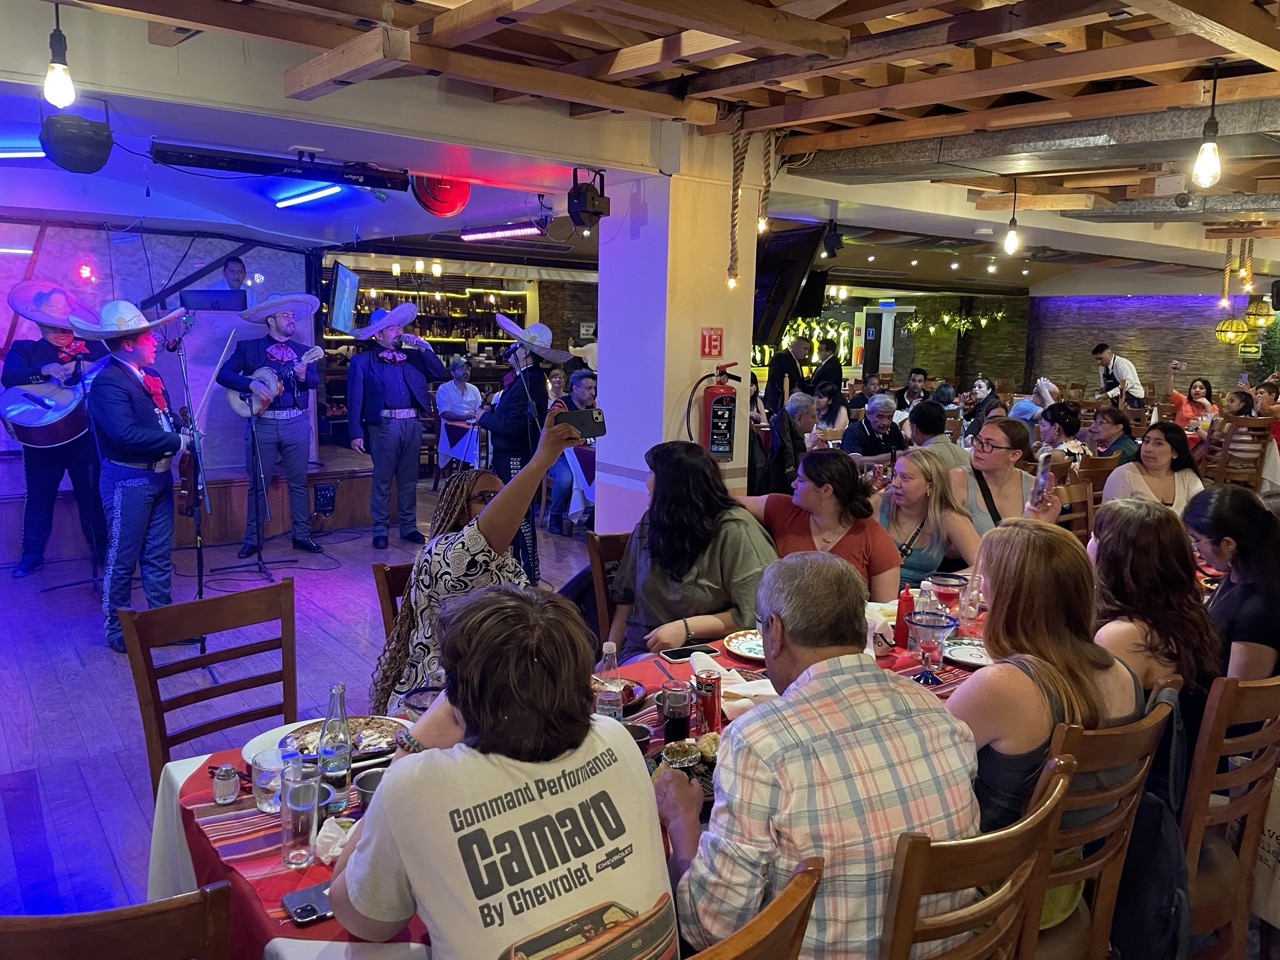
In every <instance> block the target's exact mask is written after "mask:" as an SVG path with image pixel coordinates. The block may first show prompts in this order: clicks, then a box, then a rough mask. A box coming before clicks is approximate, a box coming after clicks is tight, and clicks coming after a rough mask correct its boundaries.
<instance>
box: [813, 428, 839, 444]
mask: <svg viewBox="0 0 1280 960" xmlns="http://www.w3.org/2000/svg"><path fill="white" fill-rule="evenodd" d="M818 436H819V437H821V438H822V439H823V440H826V441H827V442H828V443H839V442H840V440H841V438H842V437H843V436H844V428H843V427H819V428H818Z"/></svg>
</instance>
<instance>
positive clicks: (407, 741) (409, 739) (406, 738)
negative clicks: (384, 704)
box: [396, 727, 427, 753]
mask: <svg viewBox="0 0 1280 960" xmlns="http://www.w3.org/2000/svg"><path fill="white" fill-rule="evenodd" d="M396 746H397V747H399V748H400V749H401V750H403V751H404V752H405V753H421V752H422V751H423V750H425V749H427V748H426V747H424V746H423V745H422V744H421V743H420V742H419V741H418V739H417V738H416V737H414V735H413V734H412V733H410V732H409V731H408V729H407V728H405V727H401V728H400V729H399V730H397V731H396Z"/></svg>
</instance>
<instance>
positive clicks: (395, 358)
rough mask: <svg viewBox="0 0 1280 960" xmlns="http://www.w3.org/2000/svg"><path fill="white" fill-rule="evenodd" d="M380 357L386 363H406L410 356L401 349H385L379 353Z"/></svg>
mask: <svg viewBox="0 0 1280 960" xmlns="http://www.w3.org/2000/svg"><path fill="white" fill-rule="evenodd" d="M378 359H379V360H381V361H383V362H384V363H404V362H405V361H406V360H407V359H409V358H408V357H406V356H405V355H404V354H403V353H401V352H400V351H399V350H383V351H382V352H381V353H379V354H378Z"/></svg>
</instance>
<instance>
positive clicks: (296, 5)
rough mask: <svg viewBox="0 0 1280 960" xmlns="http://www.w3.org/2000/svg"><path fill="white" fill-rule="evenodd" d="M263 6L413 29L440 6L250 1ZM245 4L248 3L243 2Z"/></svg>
mask: <svg viewBox="0 0 1280 960" xmlns="http://www.w3.org/2000/svg"><path fill="white" fill-rule="evenodd" d="M264 5H270V6H277V7H281V8H283V9H289V10H292V11H293V12H294V13H295V14H297V13H299V12H301V13H307V12H317V11H321V10H323V11H325V12H326V13H332V14H337V15H338V16H339V18H340V19H345V20H348V21H351V22H352V23H353V24H354V22H355V21H357V20H367V21H369V22H370V23H383V24H386V25H387V26H389V27H396V28H399V29H402V30H407V29H412V28H413V27H416V26H417V25H418V24H420V23H422V22H423V21H424V20H430V19H431V18H432V17H433V16H435V15H436V13H437V11H438V10H439V7H436V6H434V5H432V4H426V3H419V4H414V5H413V6H406V5H405V4H402V3H396V2H395V0H259V2H258V3H255V4H253V6H254V7H257V8H261V7H262V6H264ZM246 6H248V4H246Z"/></svg>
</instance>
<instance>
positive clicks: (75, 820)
mask: <svg viewBox="0 0 1280 960" xmlns="http://www.w3.org/2000/svg"><path fill="white" fill-rule="evenodd" d="M430 487H431V484H430V481H424V482H423V483H421V484H420V485H419V494H418V520H419V526H420V527H421V529H422V530H423V532H424V533H425V532H426V529H427V526H428V524H429V523H430V520H431V513H432V510H433V509H434V506H435V497H434V495H433V494H432V493H431V489H430ZM319 540H320V542H321V543H322V544H323V545H324V547H325V554H324V555H323V556H310V555H307V554H301V553H297V552H295V551H294V550H292V549H291V548H290V546H289V541H288V539H287V538H281V537H278V538H276V539H274V540H271V541H269V542H268V545H267V549H266V550H265V552H264V555H265V557H266V559H268V560H271V559H296V560H297V563H296V564H295V565H293V566H281V567H276V568H273V569H274V570H275V571H276V575H277V576H292V577H293V578H294V587H295V590H296V619H297V638H298V700H299V717H302V718H306V717H315V716H323V713H324V709H325V705H326V703H327V701H328V689H329V683H330V682H331V681H334V680H342V681H345V682H346V684H347V706H348V709H349V711H350V712H351V713H353V714H358V713H364V712H367V711H368V706H369V703H368V688H369V678H370V675H371V673H372V668H373V664H374V661H375V660H376V658H377V655H378V653H379V652H380V650H381V645H382V640H383V637H382V621H381V616H380V614H379V611H378V600H377V593H376V591H375V589H374V585H373V580H372V575H371V573H370V569H369V568H370V564H372V563H374V562H377V561H382V562H387V563H404V562H407V561H410V560H412V559H413V557H414V556H415V553H416V548H415V547H413V545H411V544H407V543H404V542H402V541H400V540H399V539H398V538H396V537H394V536H393V538H392V540H391V546H390V549H388V550H374V549H373V546H372V543H371V538H370V535H369V532H368V530H367V529H364V530H341V531H336V532H334V533H330V534H325V535H323V536H321V537H320V538H319ZM539 547H540V551H541V557H542V575H543V577H544V581H545V582H544V586H546V585H550V586H551V587H552V588H554V587H558V586H560V584H562V583H563V582H564V581H565V580H567V579H568V578H569V577H570V576H572V575H573V574H574V573H576V572H577V571H579V570H580V569H582V568H583V567H585V566H586V565H587V557H586V546H585V544H584V542H583V539H582V534H581V533H579V534H577V536H575V537H574V538H573V539H569V538H565V537H559V536H552V535H550V534H548V533H547V532H546V531H545V530H540V531H539ZM236 549H237V547H236V546H235V545H229V546H220V547H212V548H207V549H206V550H205V561H206V569H208V568H211V567H216V566H220V565H223V564H229V563H237V562H239V561H237V560H236V557H235V551H236ZM174 563H175V566H176V567H177V576H176V577H175V579H174V600H175V601H177V602H181V601H183V600H189V599H191V598H193V597H194V595H195V554H194V551H193V550H191V549H181V550H176V551H175V552H174ZM9 570H10V567H7V566H6V567H3V568H0V609H2V610H3V611H4V616H3V618H0V914H41V913H51V914H54V913H70V912H75V911H84V910H100V909H106V908H110V907H117V906H123V905H125V904H128V903H137V902H140V901H143V900H145V899H146V887H147V862H148V854H149V848H150V839H151V817H152V811H153V807H154V797H153V796H152V793H151V783H150V777H149V775H148V773H147V764H146V748H145V745H144V743H143V737H142V725H141V721H140V720H139V716H138V708H137V698H136V695H135V693H134V687H133V680H132V677H131V675H130V672H129V665H128V662H127V660H126V658H125V657H124V656H123V655H121V654H117V653H112V652H111V651H110V650H109V649H108V648H107V645H106V641H105V640H104V639H103V634H102V611H101V606H100V600H99V598H98V596H97V594H95V593H94V591H93V588H92V587H91V586H90V585H89V584H87V583H86V584H81V585H79V586H73V587H67V588H66V589H62V590H54V591H51V592H49V593H40V592H39V591H40V588H42V587H49V586H53V585H56V584H59V583H64V582H70V581H73V580H76V579H79V578H81V577H87V576H88V574H89V566H88V563H87V562H82V561H62V562H56V563H46V565H45V566H44V568H43V569H41V570H40V571H38V572H37V573H36V574H34V575H33V576H31V577H28V578H26V579H24V580H14V579H12V578H11V577H10V576H9ZM262 582H263V581H261V580H259V579H258V578H257V574H256V573H255V572H254V571H238V572H231V573H225V574H220V575H212V576H210V577H208V578H207V579H206V596H210V595H214V594H216V593H217V592H219V591H221V592H234V591H236V590H243V589H247V588H250V587H254V586H259V585H261V584H262ZM134 596H135V602H136V603H142V602H144V601H143V600H142V596H141V589H140V588H139V587H138V586H137V584H135V589H134ZM174 649H175V650H177V651H181V650H182V649H184V648H174ZM181 655H182V654H181V653H178V654H177V656H181ZM222 679H226V678H222ZM274 725H275V724H274V723H273V722H267V721H264V722H262V723H260V724H258V725H256V728H255V726H253V725H250V726H245V727H243V728H239V730H237V731H232V732H231V733H230V734H218V735H215V736H211V737H207V738H204V739H203V740H199V741H195V742H194V743H192V744H188V745H186V748H185V752H184V748H179V749H178V750H177V751H175V755H176V756H192V755H196V754H202V753H208V752H210V751H212V750H215V749H222V748H226V747H230V746H235V745H239V744H242V743H244V742H245V741H247V740H248V739H249V738H250V737H251V736H252V735H253V734H254V733H256V732H259V731H260V730H265V729H270V728H271V727H272V726H274Z"/></svg>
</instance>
